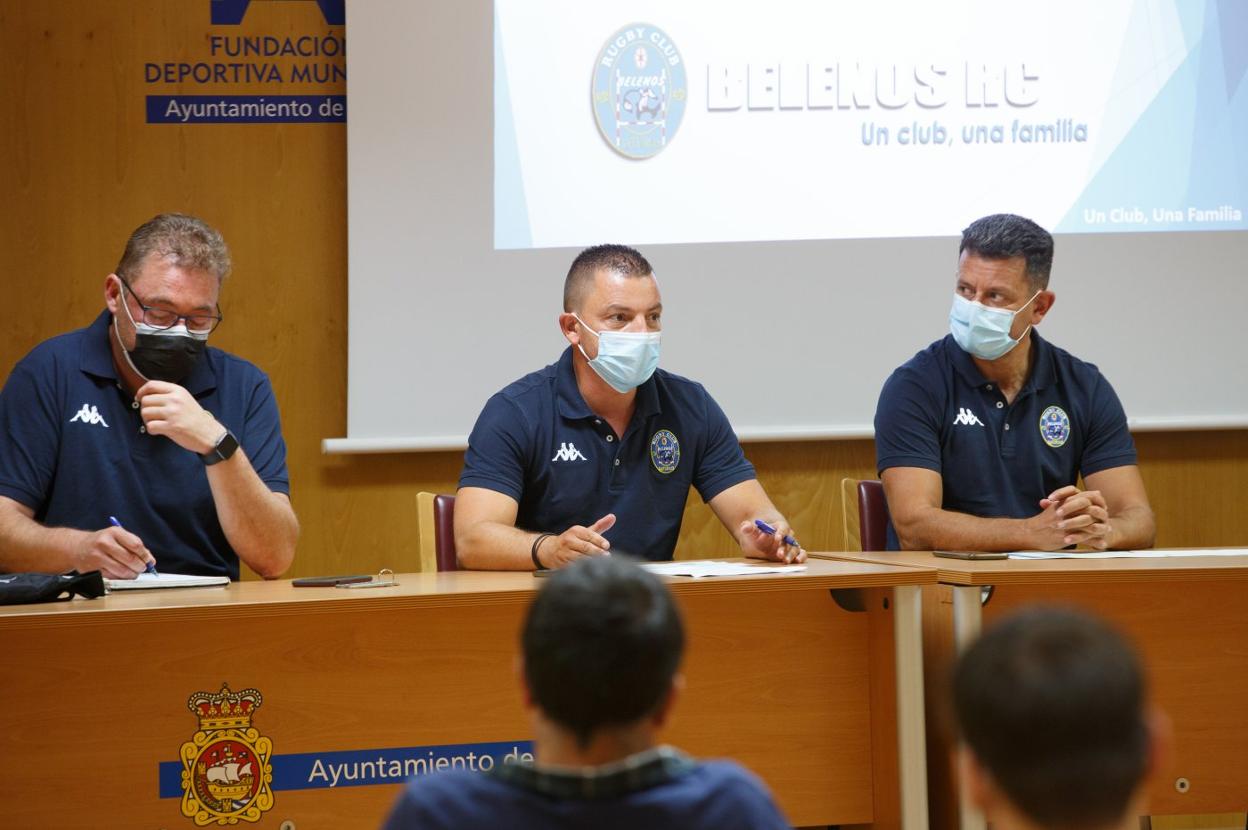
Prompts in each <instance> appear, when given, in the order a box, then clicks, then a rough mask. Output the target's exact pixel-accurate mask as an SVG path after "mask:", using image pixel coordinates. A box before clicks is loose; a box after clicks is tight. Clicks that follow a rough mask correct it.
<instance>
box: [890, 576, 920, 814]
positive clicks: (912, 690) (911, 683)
mask: <svg viewBox="0 0 1248 830" xmlns="http://www.w3.org/2000/svg"><path fill="white" fill-rule="evenodd" d="M893 609H894V640H893V643H894V649H895V651H894V654H895V657H896V672H897V763H898V772H899V777H900V779H901V782H900V783H901V826H902V828H904V830H927V826H928V822H927V739H926V736H925V732H924V730H925V728H926V726H925V722H924V715H923V639H922V638H923V614H922V609H923V594H922V590H921V589H920V588H918V587H917V586H913V585H910V586H905V585H902V586H898V587H896V588H893Z"/></svg>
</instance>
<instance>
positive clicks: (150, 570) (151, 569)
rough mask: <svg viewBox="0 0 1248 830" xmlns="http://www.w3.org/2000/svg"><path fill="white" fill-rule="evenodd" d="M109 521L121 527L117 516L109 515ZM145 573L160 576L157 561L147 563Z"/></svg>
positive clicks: (114, 525)
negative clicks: (157, 571) (157, 570)
mask: <svg viewBox="0 0 1248 830" xmlns="http://www.w3.org/2000/svg"><path fill="white" fill-rule="evenodd" d="M108 523H109V524H110V525H112V526H113V527H121V522H119V521H117V517H116V516H109V517H108ZM121 529H122V530H125V528H124V527H121ZM143 573H145V574H154V575H156V576H160V574H158V573H156V563H155V562H148V563H147V567H146V568H144V569H143Z"/></svg>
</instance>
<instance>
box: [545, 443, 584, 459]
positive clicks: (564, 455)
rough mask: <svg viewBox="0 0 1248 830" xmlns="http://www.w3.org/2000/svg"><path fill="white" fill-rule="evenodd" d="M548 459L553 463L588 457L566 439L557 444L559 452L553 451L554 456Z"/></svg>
mask: <svg viewBox="0 0 1248 830" xmlns="http://www.w3.org/2000/svg"><path fill="white" fill-rule="evenodd" d="M550 460H551V462H552V463H553V462H555V461H588V460H589V459H588V458H586V457H585V456H584V455H582V454H581V451H580V450H578V449H577V448H576V445H575V444H573V443H572V442H570V441H566V442H564V443H562V444H560V445H559V452H557V453H555V457H554V458H552V459H550Z"/></svg>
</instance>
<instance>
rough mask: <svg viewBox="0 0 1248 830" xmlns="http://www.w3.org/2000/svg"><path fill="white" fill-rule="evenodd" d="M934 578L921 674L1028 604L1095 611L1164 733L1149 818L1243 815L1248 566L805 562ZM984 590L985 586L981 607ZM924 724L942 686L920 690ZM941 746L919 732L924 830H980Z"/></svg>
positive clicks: (918, 558) (1229, 562)
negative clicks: (1115, 632)
mask: <svg viewBox="0 0 1248 830" xmlns="http://www.w3.org/2000/svg"><path fill="white" fill-rule="evenodd" d="M814 556H815V557H818V558H824V557H834V558H836V559H839V560H848V561H854V562H863V563H866V562H880V563H889V564H897V565H908V566H911V567H918V568H933V569H935V570H936V572H937V575H938V578H939V580H940V583H941V586H940V588H938V589H928V592H927V593H926V595H925V599H926V600H927V602H926V603H925V605H924V635H923V636H924V653H925V663H926V665H925V674H926V676H927V677H928V678H929V681H931V682H940V681H939V680H938V679H939V678H943V677H945V676H946V673H947V671H948V666H949V662H950V661H951V660H952V659H953V657H954V655H955V654H956V652H957V651H960V650H961V649H962V648H964V647H965V646H966V645H967V644H968V643H969V642H970V641H972V640H973V639H974V638H975V637H976V636H978V634H979V631H980V628H981V626H982V625H983V623H984V622H985V621H987V622H991V621H992V620H994V619H997V618H999V617H1000V616H1002V615H1004V614H1006V613H1008V612H1010V611H1012V610H1015V609H1017V608H1018V607H1019V606H1022V605H1027V604H1030V603H1037V602H1046V603H1063V604H1068V605H1076V606H1081V607H1083V608H1085V609H1087V610H1090V611H1092V612H1093V613H1096V614H1098V615H1100V616H1102V617H1104V618H1106V619H1107V620H1109V621H1110V622H1111V623H1113V624H1114V625H1116V626H1117V627H1118V628H1119V629H1120V630H1122V631H1123V632H1124V633H1126V634H1127V635H1128V636H1129V637H1131V638H1132V640H1133V641H1134V642H1135V644H1136V646H1137V647H1138V648H1139V650H1140V653H1141V656H1142V658H1143V660H1144V663H1145V666H1146V669H1147V672H1148V679H1149V684H1150V688H1151V691H1152V695H1153V698H1154V699H1155V700H1156V701H1157V702H1158V703H1159V704H1160V705H1161V706H1162V708H1164V709H1165V710H1166V712H1167V713H1168V714H1169V716H1170V718H1171V719H1172V721H1173V724H1174V736H1175V745H1174V752H1173V757H1172V758H1171V759H1170V761H1169V763H1168V764H1167V766H1166V768H1165V769H1163V770H1162V771H1161V773H1160V774H1159V775H1158V776H1157V777H1156V779H1155V780H1154V785H1153V788H1152V792H1151V797H1150V799H1149V800H1150V804H1151V809H1152V812H1153V813H1154V814H1155V815H1193V814H1201V813H1224V812H1230V811H1239V812H1242V811H1243V810H1245V809H1246V808H1248V556H1229V557H1182V558H1172V559H1082V560H1081V559H1049V560H983V561H963V560H956V559H942V558H938V557H935V556H933V555H932V554H931V553H927V552H883V553H881V552H866V553H828V554H815V555H814ZM984 586H992V590H991V592H990V594H989V595H988V597H987V598H986V600H987V601H986V602H985V596H984V594H985V590H984ZM928 692H929V694H928V696H927V697H928V703H929V714H930V713H931V711H932V707H933V706H935V705H939V698H938V696H939V695H940V694H942V693H943V692H944V690H943V689H942V688H938V687H936V686H932V685H929V687H928ZM949 748H950V747H949V743H948V739H947V737H946V736H944V735H942V734H940V733H938V732H937V731H934V730H932V729H929V732H928V760H929V764H928V772H929V783H930V789H929V797H930V803H931V806H932V823H933V826H949V827H952V826H956V825H957V824H958V823H960V825H961V826H962V827H963V828H982V827H983V826H984V823H983V819H982V817H981V816H979V815H978V814H976V813H975V812H974V811H973V810H969V809H966V810H962V811H961V816H960V819H959V818H956V817H957V816H958V813H959V811H958V800H957V798H956V793H955V785H954V783H953V778H952V772H951V770H950V768H949V753H948V750H949Z"/></svg>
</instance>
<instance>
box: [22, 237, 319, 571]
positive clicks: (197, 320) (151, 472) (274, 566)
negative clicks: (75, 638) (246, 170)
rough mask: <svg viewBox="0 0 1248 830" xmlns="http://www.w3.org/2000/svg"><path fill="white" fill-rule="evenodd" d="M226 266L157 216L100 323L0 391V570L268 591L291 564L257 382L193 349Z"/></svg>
mask: <svg viewBox="0 0 1248 830" xmlns="http://www.w3.org/2000/svg"><path fill="white" fill-rule="evenodd" d="M229 271H230V254H229V250H228V248H227V247H226V245H225V242H224V240H222V238H221V234H220V233H218V232H217V231H216V230H214V229H213V228H211V227H209V226H208V225H207V224H206V223H204V222H203V221H202V220H200V219H197V218H195V217H192V216H185V215H181V214H173V213H165V214H161V215H159V216H156V217H154V218H153V219H151V220H149V221H148V222H146V223H144V224H143V225H142V226H140V227H139V228H138V229H137V230H136V231H135V232H134V233H133V234H132V235H131V237H130V239H129V241H128V242H127V243H126V249H125V252H124V253H123V255H122V258H121V261H120V263H119V264H118V265H117V269H116V270H115V271H114V272H113V273H110V274H109V275H108V276H107V277H106V278H105V281H104V303H105V305H106V306H107V308H106V310H105V311H103V312H101V314H100V315H99V317H97V318H96V320H95V322H94V323H92V324H91V325H90V326H88V327H87V328H85V329H79V330H78V331H74V332H70V333H69V334H64V335H61V336H59V337H54V338H52V339H51V340H48V341H45V342H44V343H41V344H40V345H38V346H36V347H35V349H34V350H33V351H31V353H30V354H29V355H27V356H26V357H25V358H23V359H22V360H21V361H20V362H19V363H18V364H17V365H16V366H15V367H14V368H13V371H12V372H11V373H10V374H9V377H8V379H7V381H6V382H5V385H4V388H3V390H2V391H0V571H8V572H18V571H44V572H51V573H58V572H62V571H68V570H78V571H81V572H86V571H94V570H99V571H102V572H103V573H104V575H105V576H106V577H109V578H112V579H132V578H134V577H136V576H137V575H139V574H141V573H143V572H144V571H145V570H149V569H151V568H153V567H154V566H155V565H159V567H160V570H163V571H166V572H169V573H180V574H201V575H220V576H228V577H230V578H231V579H238V577H239V560H240V559H241V560H242V561H243V562H246V563H247V565H248V566H249V567H250V568H252V569H253V570H254V571H256V572H257V573H259V574H260V575H261V576H264V577H268V578H275V577H277V576H279V575H280V574H281V573H282V572H283V571H285V570H286V569H287V568H288V567H289V566H290V563H291V561H292V559H293V558H294V552H295V542H296V540H297V539H298V535H299V523H298V520H297V519H296V518H295V513H294V510H293V508H292V507H291V504H290V484H289V478H288V475H287V472H286V444H285V442H284V441H283V439H282V431H281V423H280V421H279V418H278V412H277V402H276V400H275V399H274V397H273V389H272V387H271V386H270V385H269V380H268V378H267V377H266V376H265V375H264V373H263V372H261V371H260V370H259V369H257V368H256V367H255V366H253V365H252V364H251V363H248V362H247V361H245V360H242V359H241V358H238V357H235V356H233V355H230V354H227V353H225V352H223V351H220V350H219V349H214V348H209V347H208V346H207V341H208V335H209V334H211V333H212V331H213V330H214V329H216V327H217V326H218V325H220V323H221V320H222V316H221V312H220V307H219V305H218V298H219V296H220V290H221V282H222V280H224V279H225V277H226V275H227V274H228V273H229Z"/></svg>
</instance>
